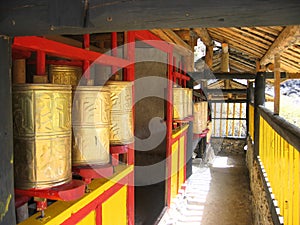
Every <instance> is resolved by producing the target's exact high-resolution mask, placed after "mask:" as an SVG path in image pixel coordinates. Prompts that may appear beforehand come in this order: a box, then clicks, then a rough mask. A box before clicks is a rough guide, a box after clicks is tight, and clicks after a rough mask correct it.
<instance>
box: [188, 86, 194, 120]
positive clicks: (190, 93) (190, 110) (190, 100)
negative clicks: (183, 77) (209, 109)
mask: <svg viewBox="0 0 300 225" xmlns="http://www.w3.org/2000/svg"><path fill="white" fill-rule="evenodd" d="M192 115H193V89H189V91H188V116H192Z"/></svg>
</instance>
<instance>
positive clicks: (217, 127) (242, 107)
mask: <svg viewBox="0 0 300 225" xmlns="http://www.w3.org/2000/svg"><path fill="white" fill-rule="evenodd" d="M211 110H212V114H211V117H212V136H214V137H245V136H246V103H242V102H237V103H235V102H230V103H229V102H211Z"/></svg>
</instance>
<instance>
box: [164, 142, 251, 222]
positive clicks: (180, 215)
mask: <svg viewBox="0 0 300 225" xmlns="http://www.w3.org/2000/svg"><path fill="white" fill-rule="evenodd" d="M215 148H218V147H217V146H216V147H215ZM219 150H220V151H219V153H218V154H217V155H216V156H215V157H213V156H212V155H213V153H212V152H211V153H209V154H210V157H208V158H210V161H209V162H208V164H204V163H203V161H201V160H199V159H196V160H195V161H194V163H193V174H192V176H191V177H190V178H189V179H188V181H187V185H186V189H185V191H181V194H179V195H178V197H177V198H176V199H175V200H174V201H173V203H172V206H171V208H170V209H169V210H168V211H167V212H166V213H165V215H164V216H163V218H162V220H161V221H160V223H159V225H179V224H187V225H196V224H197V225H199V224H201V225H251V224H252V212H251V196H250V195H251V193H250V187H249V177H248V170H247V167H246V163H245V153H244V150H243V143H240V144H237V143H231V142H230V141H229V142H228V143H223V144H222V145H221V146H220V149H219ZM212 158H214V159H212Z"/></svg>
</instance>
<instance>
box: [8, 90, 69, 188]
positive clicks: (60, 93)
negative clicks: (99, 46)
mask: <svg viewBox="0 0 300 225" xmlns="http://www.w3.org/2000/svg"><path fill="white" fill-rule="evenodd" d="M12 96H13V119H14V170H15V186H16V187H17V188H20V189H30V188H49V187H53V186H57V185H61V184H64V183H66V182H69V181H70V180H71V179H72V174H71V86H69V85H53V84H43V85H37V84H18V85H14V86H13V95H12Z"/></svg>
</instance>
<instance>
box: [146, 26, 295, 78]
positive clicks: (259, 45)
mask: <svg viewBox="0 0 300 225" xmlns="http://www.w3.org/2000/svg"><path fill="white" fill-rule="evenodd" d="M151 31H152V32H153V33H154V34H156V35H157V36H159V37H160V38H161V39H163V40H165V41H167V42H171V43H174V44H176V45H179V46H181V47H184V48H186V49H188V50H192V49H194V46H195V45H196V40H197V38H200V39H201V40H202V42H203V43H204V44H205V45H206V46H212V45H214V46H215V44H214V43H215V41H216V42H219V43H227V44H228V46H229V67H230V72H238V73H239V72H249V73H256V70H257V64H258V65H260V67H262V68H265V66H266V70H272V69H273V66H272V64H273V60H274V54H275V53H279V54H280V55H281V66H280V68H281V71H282V72H289V73H299V72H300V26H286V27H284V26H268V27H229V28H207V29H206V28H193V29H154V30H151ZM214 49H215V50H214V52H213V63H212V71H213V72H220V69H221V68H220V65H221V55H222V49H221V48H219V49H217V48H214Z"/></svg>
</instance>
